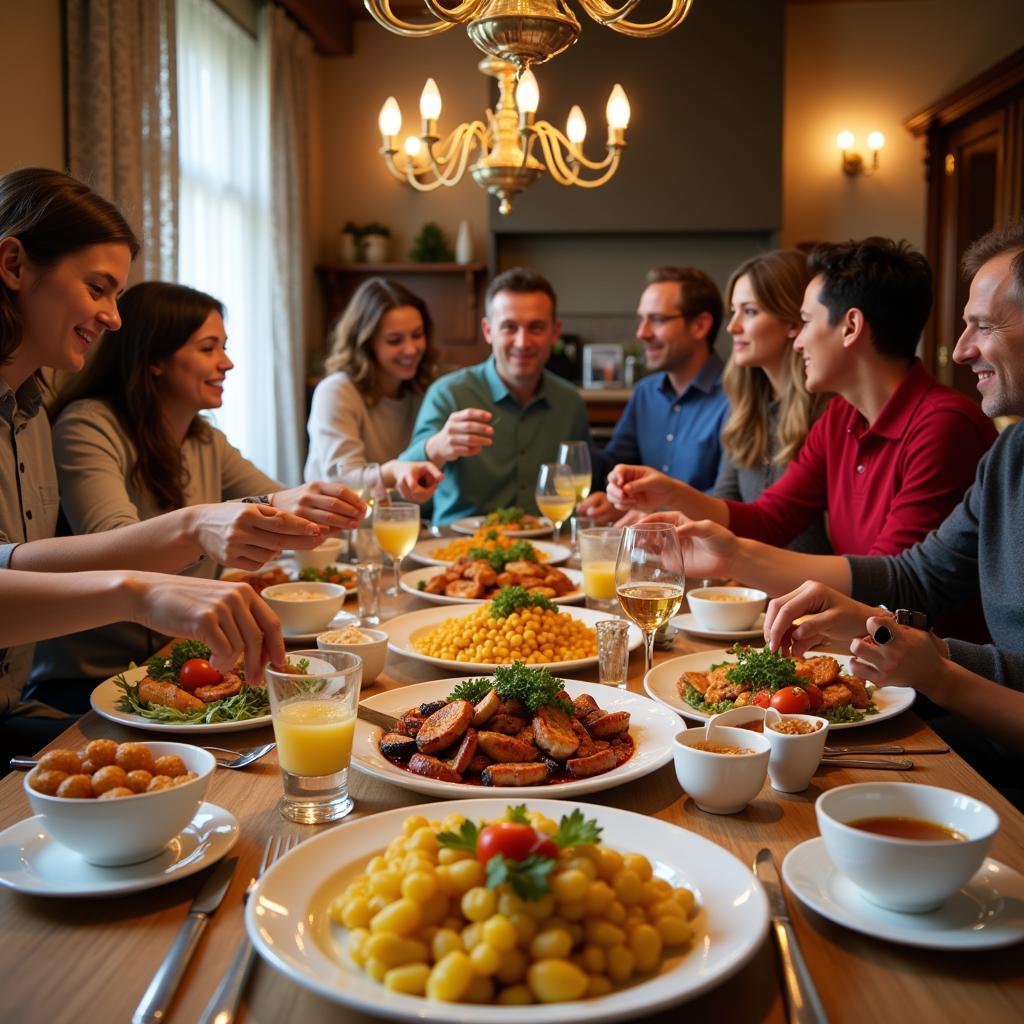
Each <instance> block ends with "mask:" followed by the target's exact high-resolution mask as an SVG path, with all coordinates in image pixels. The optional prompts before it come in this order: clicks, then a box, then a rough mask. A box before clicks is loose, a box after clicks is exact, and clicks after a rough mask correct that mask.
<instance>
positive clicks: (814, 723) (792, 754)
mask: <svg viewBox="0 0 1024 1024" xmlns="http://www.w3.org/2000/svg"><path fill="white" fill-rule="evenodd" d="M780 719H781V721H783V722H785V721H792V720H793V719H796V720H798V721H801V722H807V723H808V724H809V725H810V726H811V727H812V728H813V729H814V732H805V733H785V732H779V731H778V730H777V729H773V728H772V718H771V717H768V716H766V717H765V720H764V735H765V736H766V737H767V739H768V742H769V743H770V744H771V746H772V756H771V758H770V759H769V761H768V781H769V782H770V783H771V786H772V789H777V790H778V791H779V792H780V793H802V792H803V791H804V790H805V789H806V788H807V787H808V786H809V785H810V784H811V779H812V778H813V777H814V773H815V772H816V771H817V770H818V765H819V764H821V755H822V754H823V753H824V752H825V740H826V739H827V738H828V725H829V723H828V719H827V718H818V717H817V716H816V715H780V716H779V718H778V719H776V721H779V720H780Z"/></svg>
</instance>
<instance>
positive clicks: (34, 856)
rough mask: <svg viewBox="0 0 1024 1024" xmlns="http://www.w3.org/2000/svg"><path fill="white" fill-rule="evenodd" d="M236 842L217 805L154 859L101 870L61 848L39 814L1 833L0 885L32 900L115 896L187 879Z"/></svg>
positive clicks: (233, 826) (234, 828)
mask: <svg viewBox="0 0 1024 1024" xmlns="http://www.w3.org/2000/svg"><path fill="white" fill-rule="evenodd" d="M237 839H238V822H237V821H236V820H235V817H234V815H233V814H231V813H230V812H229V811H226V810H224V808H223V807H218V806H217V805H216V804H209V803H203V804H200V805H199V810H198V811H197V812H196V816H195V817H194V818H193V819H192V820H191V821H190V822H189V823H188V824H187V825H186V826H185V828H184V829H182V831H181V832H179V833H178V834H177V835H176V836H175V837H174V838H173V839H172V840H171V841H170V842H169V843H168V844H167V846H165V847H164V849H163V850H162V851H161V852H160V853H158V854H157V855H156V856H155V857H151V858H150V859H149V860H144V861H142V862H141V863H139V864H124V865H122V866H120V867H113V868H102V867H99V866H98V865H96V864H90V863H89V862H88V861H86V860H85V859H84V858H83V857H82V856H81V855H80V854H77V853H75V851H74V850H69V849H68V848H67V847H66V846H61V844H60V843H58V842H57V840H56V839H53V838H52V837H51V836H50V834H49V832H47V831H46V819H45V818H44V817H43V815H41V814H37V815H36V816H35V817H33V818H26V819H25V820H24V821H19V822H18V823H17V824H16V825H12V826H11V827H10V828H8V829H4V831H3V832H0V885H3V886H6V887H7V888H8V889H15V890H16V891H17V892H24V893H29V894H30V895H33V896H60V897H68V896H92V897H99V896H104V897H106V896H120V895H122V894H124V893H129V892H141V891H142V890H143V889H152V888H154V887H155V886H158V885H166V884H167V883H168V882H176V881H177V880H178V879H179V878H187V877H188V876H189V875H194V874H195V873H196V872H197V871H202V869H203V868H205V867H208V866H209V865H210V864H213V863H214V862H216V861H218V860H220V858H221V857H223V856H224V855H225V854H226V853H227V852H228V851H229V850H230V849H231V848H232V847H233V846H234V845H235V842H236V841H237Z"/></svg>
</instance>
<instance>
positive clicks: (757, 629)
mask: <svg viewBox="0 0 1024 1024" xmlns="http://www.w3.org/2000/svg"><path fill="white" fill-rule="evenodd" d="M668 621H669V622H671V623H672V625H673V626H675V627H677V628H678V629H682V630H685V631H686V632H687V633H690V634H692V635H693V636H706V637H707V638H708V639H709V640H753V639H754V638H755V637H759V636H764V612H761V614H760V615H758V617H757V620H756V621H755V622H754V625H753V626H752V627H751V628H750V629H704V628H703V627H702V626H700V625H698V623H697V616H696V615H694V614H693V613H692V612H687V613H686V614H684V615H676V616H675V617H674V618H671V619H669V620H668Z"/></svg>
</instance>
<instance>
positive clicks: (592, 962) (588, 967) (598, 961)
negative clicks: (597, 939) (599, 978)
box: [580, 945, 608, 974]
mask: <svg viewBox="0 0 1024 1024" xmlns="http://www.w3.org/2000/svg"><path fill="white" fill-rule="evenodd" d="M580 966H581V967H582V968H583V970H585V971H586V972H587V973H588V974H600V973H601V972H602V971H604V970H605V968H606V967H607V966H608V955H607V953H606V951H605V950H604V949H602V948H601V947H600V946H594V945H588V946H584V947H583V949H582V950H581V952H580Z"/></svg>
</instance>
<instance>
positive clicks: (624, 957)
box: [608, 946, 636, 985]
mask: <svg viewBox="0 0 1024 1024" xmlns="http://www.w3.org/2000/svg"><path fill="white" fill-rule="evenodd" d="M635 970H636V957H635V956H634V955H633V951H632V950H631V949H630V948H629V947H628V946H612V948H611V949H609V950H608V977H609V978H611V979H612V981H614V982H615V983H616V984H617V985H621V984H622V983H623V982H624V981H629V979H630V978H632V977H633V972H634V971H635Z"/></svg>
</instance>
